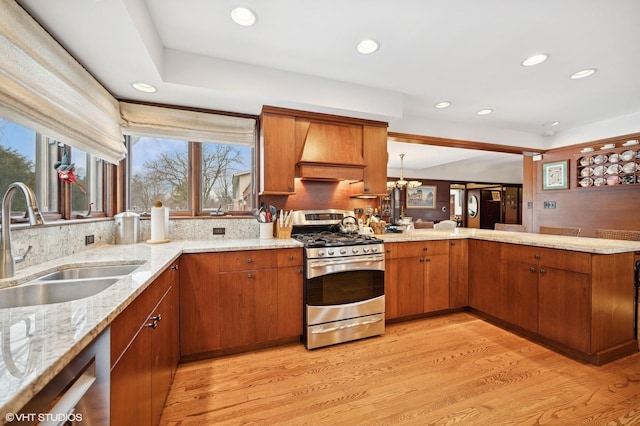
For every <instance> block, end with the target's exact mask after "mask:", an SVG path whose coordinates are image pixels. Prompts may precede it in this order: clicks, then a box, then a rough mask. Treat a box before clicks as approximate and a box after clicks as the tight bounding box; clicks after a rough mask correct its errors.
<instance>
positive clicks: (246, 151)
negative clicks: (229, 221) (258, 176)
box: [200, 143, 253, 211]
mask: <svg viewBox="0 0 640 426" xmlns="http://www.w3.org/2000/svg"><path fill="white" fill-rule="evenodd" d="M252 154H253V153H252V149H251V148H250V147H247V146H241V145H227V144H215V143H203V144H202V176H201V182H202V188H201V192H200V197H201V204H202V208H203V210H205V211H206V210H217V209H218V208H220V209H221V210H222V211H231V210H233V211H238V210H250V209H251V207H252V206H251V200H252V197H251V189H252V188H251V182H252V181H253V180H252V179H251V171H252V169H253V168H252V167H251V164H252V163H251V159H252V158H253V155H252Z"/></svg>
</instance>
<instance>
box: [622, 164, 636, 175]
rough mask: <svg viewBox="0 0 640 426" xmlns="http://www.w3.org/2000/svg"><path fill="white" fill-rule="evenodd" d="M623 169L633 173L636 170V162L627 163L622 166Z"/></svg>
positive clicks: (625, 171)
mask: <svg viewBox="0 0 640 426" xmlns="http://www.w3.org/2000/svg"><path fill="white" fill-rule="evenodd" d="M622 171H623V172H624V173H633V172H635V171H636V163H627V164H625V165H624V166H622Z"/></svg>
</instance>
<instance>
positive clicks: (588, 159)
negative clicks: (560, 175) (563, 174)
mask: <svg viewBox="0 0 640 426" xmlns="http://www.w3.org/2000/svg"><path fill="white" fill-rule="evenodd" d="M589 164H593V157H582V158H581V159H580V165H581V166H588V165H589Z"/></svg>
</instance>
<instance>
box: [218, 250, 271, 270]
mask: <svg viewBox="0 0 640 426" xmlns="http://www.w3.org/2000/svg"><path fill="white" fill-rule="evenodd" d="M219 260H220V272H233V271H244V270H247V269H265V268H275V267H276V266H278V257H277V256H276V250H247V251H229V252H223V253H220V254H219Z"/></svg>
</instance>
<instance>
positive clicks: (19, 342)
mask: <svg viewBox="0 0 640 426" xmlns="http://www.w3.org/2000/svg"><path fill="white" fill-rule="evenodd" d="M376 236H377V237H381V238H382V239H383V240H384V241H387V242H401V241H423V240H448V239H465V238H469V239H480V240H487V241H497V242H505V243H513V244H525V245H531V246H538V247H549V248H557V249H565V250H573V251H582V252H590V253H599V254H613V253H622V252H630V251H640V242H636V241H616V240H604V239H597V238H584V237H561V236H553V235H539V234H528V233H518V232H508V231H491V230H478V229H464V228H457V229H455V230H453V231H440V230H430V229H427V230H416V231H410V232H404V233H401V234H385V235H376ZM292 247H302V244H301V243H299V242H297V241H296V240H293V239H282V240H280V239H257V238H252V239H237V240H217V241H210V240H209V241H175V242H170V243H166V244H146V243H140V244H133V245H118V246H115V245H105V246H99V247H96V248H94V249H91V250H88V251H85V252H81V253H77V254H74V255H72V256H67V257H62V258H59V259H56V260H54V261H49V262H45V263H42V264H39V265H36V266H33V267H29V268H26V269H24V270H21V271H19V272H18V273H17V274H16V277H14V278H10V279H3V280H0V288H3V287H8V286H13V285H16V284H20V283H23V282H26V281H29V280H31V279H33V278H35V277H36V276H39V275H42V274H44V273H48V272H52V271H55V270H57V269H60V268H61V267H65V268H68V267H75V266H80V265H87V266H89V265H105V264H125V263H140V264H141V266H140V267H139V268H138V269H137V270H136V271H135V272H133V273H132V274H129V275H127V276H126V277H124V278H122V279H121V280H119V281H118V282H117V283H115V284H114V285H112V286H111V287H109V288H108V289H106V290H104V291H103V292H101V293H98V294H97V295H95V296H91V297H87V298H84V299H80V300H75V301H71V302H66V303H57V304H51V305H40V306H29V307H21V308H7V309H0V327H2V328H1V329H0V331H1V336H0V337H1V338H2V339H3V345H2V348H3V351H2V359H0V383H2V386H0V407H1V409H0V415H1V416H2V419H3V421H4V418H5V415H6V414H7V413H14V412H16V411H18V410H19V409H20V408H22V407H23V406H24V405H25V404H26V403H27V402H28V401H29V400H30V399H31V398H32V397H33V396H34V395H36V394H37V393H38V391H39V390H40V389H42V387H44V386H45V385H46V384H47V383H48V382H49V381H50V380H51V379H52V378H53V377H55V375H56V374H57V373H58V372H60V371H61V370H62V369H63V368H64V367H65V366H66V365H67V364H68V363H69V362H70V361H71V360H72V359H73V358H74V357H75V356H76V355H77V354H79V353H80V352H81V351H82V350H83V349H84V348H85V347H86V346H88V345H89V344H90V343H91V342H92V341H93V339H94V338H95V337H96V336H98V335H99V334H100V333H101V332H102V331H103V330H104V329H105V328H107V327H108V326H109V324H110V323H111V322H112V321H113V320H114V318H115V317H117V316H118V314H120V312H122V311H123V310H124V309H125V308H126V307H127V306H128V305H129V304H130V303H131V301H133V300H134V299H135V298H136V297H137V296H138V295H139V294H140V293H141V292H142V291H143V290H144V289H145V288H146V287H147V286H148V285H149V284H150V283H151V282H153V280H154V279H155V278H156V277H157V276H158V275H159V274H160V273H161V272H162V271H163V270H164V269H166V267H167V266H169V265H170V264H171V263H172V262H174V261H175V260H176V259H178V257H179V256H180V255H181V254H182V253H203V252H221V251H233V250H254V249H276V248H292ZM5 348H10V350H9V351H7V350H6V349H5ZM7 352H10V353H7Z"/></svg>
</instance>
